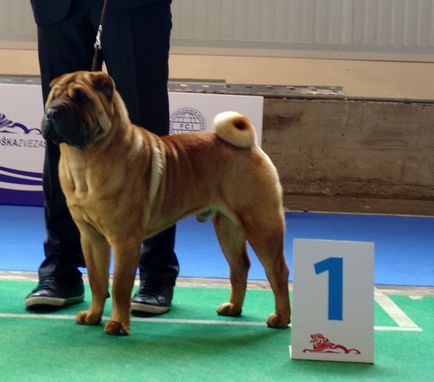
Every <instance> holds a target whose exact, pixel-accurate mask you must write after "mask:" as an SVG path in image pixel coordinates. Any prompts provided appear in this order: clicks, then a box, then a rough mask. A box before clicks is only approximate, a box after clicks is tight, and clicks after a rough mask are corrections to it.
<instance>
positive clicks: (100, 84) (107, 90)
mask: <svg viewBox="0 0 434 382" xmlns="http://www.w3.org/2000/svg"><path fill="white" fill-rule="evenodd" d="M93 86H94V87H95V89H96V90H99V91H100V92H101V93H102V94H104V95H105V96H106V97H107V99H108V100H109V101H110V100H111V99H112V98H113V92H114V89H115V86H114V82H113V79H112V78H111V77H110V76H109V75H107V74H105V73H103V72H100V73H97V74H96V75H95V76H94V79H93Z"/></svg>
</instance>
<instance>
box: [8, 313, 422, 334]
mask: <svg viewBox="0 0 434 382" xmlns="http://www.w3.org/2000/svg"><path fill="white" fill-rule="evenodd" d="M0 318H16V319H46V320H71V321H75V315H69V314H64V315H54V314H30V313H29V314H20V313H0ZM102 319H103V320H104V321H107V320H109V319H110V317H107V316H104V317H103V318H102ZM131 321H133V322H144V323H153V324H154V323H159V324H190V325H223V326H225V325H226V326H261V327H265V322H259V321H218V320H192V319H181V318H152V317H147V318H140V317H132V318H131ZM375 330H377V331H387V332H393V331H397V332H421V331H422V329H421V328H419V327H417V326H416V327H412V326H409V327H405V326H398V327H396V326H375Z"/></svg>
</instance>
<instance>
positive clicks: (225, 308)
mask: <svg viewBox="0 0 434 382" xmlns="http://www.w3.org/2000/svg"><path fill="white" fill-rule="evenodd" d="M217 314H218V315H219V316H233V317H236V316H239V315H240V314H241V309H240V308H237V307H236V306H235V305H234V304H232V303H230V302H225V303H224V304H221V305H220V306H219V307H218V308H217Z"/></svg>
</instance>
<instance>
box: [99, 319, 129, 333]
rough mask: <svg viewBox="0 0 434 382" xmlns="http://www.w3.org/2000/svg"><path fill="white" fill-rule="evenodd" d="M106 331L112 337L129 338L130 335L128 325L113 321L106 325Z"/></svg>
mask: <svg viewBox="0 0 434 382" xmlns="http://www.w3.org/2000/svg"><path fill="white" fill-rule="evenodd" d="M104 331H105V332H106V333H107V334H110V335H112V336H128V335H129V334H130V331H129V328H128V325H126V324H124V323H122V322H117V321H112V320H110V321H108V322H107V323H106V324H105V328H104Z"/></svg>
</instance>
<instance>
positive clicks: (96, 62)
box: [91, 0, 107, 72]
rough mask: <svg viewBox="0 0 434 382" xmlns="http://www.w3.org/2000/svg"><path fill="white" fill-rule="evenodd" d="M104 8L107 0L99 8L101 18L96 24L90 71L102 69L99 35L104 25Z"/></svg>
mask: <svg viewBox="0 0 434 382" xmlns="http://www.w3.org/2000/svg"><path fill="white" fill-rule="evenodd" d="M106 9H107V0H104V4H103V6H102V10H101V18H100V20H99V26H98V32H97V34H96V38H95V44H93V46H94V52H93V59H92V69H91V70H92V72H95V71H97V70H101V69H102V62H103V59H102V54H101V53H102V52H101V49H102V42H101V36H102V31H103V26H104V19H105V14H106Z"/></svg>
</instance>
